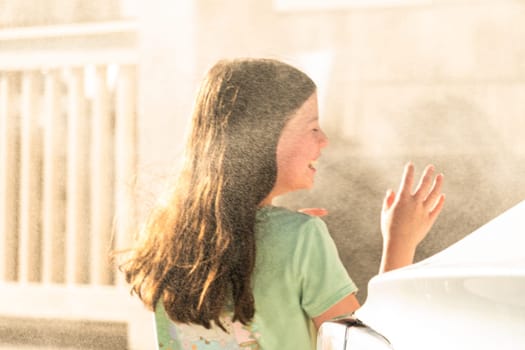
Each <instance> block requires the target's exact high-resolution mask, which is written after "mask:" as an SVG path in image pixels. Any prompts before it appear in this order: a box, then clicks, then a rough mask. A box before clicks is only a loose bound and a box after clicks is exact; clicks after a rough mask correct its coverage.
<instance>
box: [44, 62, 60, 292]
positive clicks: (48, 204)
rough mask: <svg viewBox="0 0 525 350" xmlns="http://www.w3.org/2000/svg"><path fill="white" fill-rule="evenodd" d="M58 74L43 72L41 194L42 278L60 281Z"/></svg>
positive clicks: (51, 281) (45, 281)
mask: <svg viewBox="0 0 525 350" xmlns="http://www.w3.org/2000/svg"><path fill="white" fill-rule="evenodd" d="M60 97H61V96H60V77H59V72H58V71H57V70H52V71H49V72H47V74H46V75H45V83H44V123H43V129H44V148H43V149H44V164H43V165H44V167H43V178H42V180H43V181H42V183H43V196H42V206H43V211H42V255H43V259H42V281H43V282H44V283H53V282H55V283H58V282H63V281H64V239H63V237H64V202H63V200H64V199H63V198H62V195H63V190H64V186H63V185H64V172H63V162H64V157H63V154H62V152H64V135H63V134H64V133H63V129H64V125H63V124H64V123H63V119H62V109H61V108H60V107H61V106H60V102H61V99H60Z"/></svg>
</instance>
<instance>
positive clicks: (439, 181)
mask: <svg viewBox="0 0 525 350" xmlns="http://www.w3.org/2000/svg"><path fill="white" fill-rule="evenodd" d="M442 185H443V174H438V175H437V176H436V178H435V179H434V183H433V184H432V188H431V189H430V193H429V194H428V196H427V198H426V199H425V200H424V202H423V204H424V205H425V206H426V207H431V208H433V207H434V206H435V205H436V200H437V199H438V197H439V195H440V194H441V187H442Z"/></svg>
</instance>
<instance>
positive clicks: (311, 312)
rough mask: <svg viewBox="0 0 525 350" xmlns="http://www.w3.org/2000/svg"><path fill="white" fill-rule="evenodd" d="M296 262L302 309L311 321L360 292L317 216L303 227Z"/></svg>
mask: <svg viewBox="0 0 525 350" xmlns="http://www.w3.org/2000/svg"><path fill="white" fill-rule="evenodd" d="M293 263H294V267H295V270H296V271H297V273H298V275H299V290H300V296H301V306H302V308H303V309H304V311H305V312H306V313H307V314H308V316H310V318H313V317H317V316H319V315H321V314H322V313H323V312H325V311H327V310H328V309H330V307H332V306H333V305H335V304H336V303H337V302H339V301H340V300H342V299H343V298H344V297H346V296H347V295H349V294H352V293H355V292H357V287H356V285H355V283H354V282H353V281H352V279H351V278H350V276H349V275H348V272H347V271H346V268H345V267H344V265H343V263H342V262H341V259H340V258H339V254H338V252H337V248H336V246H335V243H334V241H333V239H332V237H331V236H330V234H329V232H328V229H327V227H326V224H325V223H324V221H322V220H321V219H319V218H317V217H311V218H309V219H308V220H307V221H306V222H305V223H304V224H303V225H302V227H301V234H300V236H299V241H298V244H297V250H296V252H295V254H294V262H293Z"/></svg>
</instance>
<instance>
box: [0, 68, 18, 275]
mask: <svg viewBox="0 0 525 350" xmlns="http://www.w3.org/2000/svg"><path fill="white" fill-rule="evenodd" d="M13 75H14V74H13V73H5V74H2V75H0V281H13V280H15V279H16V261H17V259H16V251H17V237H16V230H17V222H16V215H17V209H16V202H17V201H16V200H17V193H16V191H15V189H16V188H17V186H18V184H17V180H16V179H17V177H18V169H17V157H18V152H17V145H16V136H17V135H16V133H17V128H18V123H17V121H16V119H15V108H14V103H15V102H14V101H15V92H14V90H15V86H14V79H13Z"/></svg>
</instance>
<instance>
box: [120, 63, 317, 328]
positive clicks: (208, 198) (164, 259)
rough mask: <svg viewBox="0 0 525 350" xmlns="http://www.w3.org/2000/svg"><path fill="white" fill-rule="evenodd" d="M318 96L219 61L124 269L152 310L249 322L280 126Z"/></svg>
mask: <svg viewBox="0 0 525 350" xmlns="http://www.w3.org/2000/svg"><path fill="white" fill-rule="evenodd" d="M314 91H315V85H314V83H313V82H312V80H311V79H310V78H309V77H308V76H307V75H305V74H304V73H303V72H301V71H299V70H298V69H296V68H294V67H292V66H290V65H288V64H285V63H282V62H279V61H276V60H271V59H237V60H223V61H219V62H218V63H217V64H216V65H214V66H213V67H212V68H211V69H210V71H209V72H208V74H207V76H206V77H205V79H204V81H203V83H202V85H201V88H200V90H199V93H198V96H197V100H196V105H195V108H194V112H193V119H192V129H191V134H190V137H189V140H188V144H187V147H186V157H185V163H184V165H183V168H182V171H181V173H180V175H179V177H178V179H177V181H176V183H175V187H174V190H173V193H171V195H170V198H169V200H168V202H167V204H166V205H163V206H160V207H158V208H157V209H156V210H155V211H154V212H152V214H151V215H150V217H149V219H148V221H147V222H146V224H145V227H144V229H143V232H142V236H143V237H144V239H143V240H142V242H141V243H140V244H139V245H138V247H137V248H135V249H134V250H133V253H132V255H131V257H130V259H129V260H127V261H126V262H125V263H124V264H123V265H122V266H121V269H122V270H123V271H124V272H125V275H126V280H127V281H128V282H129V283H130V284H131V286H132V291H133V292H135V293H136V294H137V295H138V296H139V297H140V298H141V299H142V301H143V302H144V303H145V305H146V306H148V307H149V308H150V309H155V307H156V305H157V303H158V301H159V300H160V299H161V298H162V301H163V304H164V308H165V309H166V312H167V313H168V315H169V317H170V318H171V319H172V320H174V321H176V322H182V323H195V324H200V325H202V326H204V327H206V328H209V327H210V326H211V322H212V321H213V322H214V323H215V324H217V325H219V326H220V327H222V325H221V323H220V320H219V317H220V315H221V313H222V312H223V311H224V310H226V309H227V308H228V307H229V306H231V307H232V308H233V313H234V320H239V321H240V322H242V323H244V324H246V323H248V322H249V321H251V319H252V318H253V316H254V312H255V308H254V298H253V292H252V281H251V277H252V272H253V269H254V264H255V248H256V247H255V234H254V229H255V215H256V211H257V208H258V206H259V205H260V203H261V201H262V200H263V199H265V198H266V196H267V195H268V194H269V193H270V191H271V190H272V188H273V186H274V183H275V179H276V176H277V164H276V149H277V142H278V140H279V136H280V133H281V131H282V129H283V127H284V125H285V123H286V121H287V118H288V117H289V116H290V115H291V114H292V113H293V112H294V111H295V110H297V109H298V108H299V107H300V106H301V105H302V104H303V103H304V102H305V101H306V100H307V99H308V97H309V96H310V95H311V94H312V93H313V92H314Z"/></svg>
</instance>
